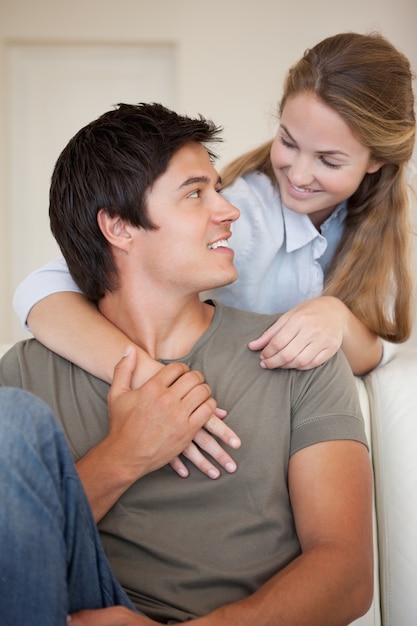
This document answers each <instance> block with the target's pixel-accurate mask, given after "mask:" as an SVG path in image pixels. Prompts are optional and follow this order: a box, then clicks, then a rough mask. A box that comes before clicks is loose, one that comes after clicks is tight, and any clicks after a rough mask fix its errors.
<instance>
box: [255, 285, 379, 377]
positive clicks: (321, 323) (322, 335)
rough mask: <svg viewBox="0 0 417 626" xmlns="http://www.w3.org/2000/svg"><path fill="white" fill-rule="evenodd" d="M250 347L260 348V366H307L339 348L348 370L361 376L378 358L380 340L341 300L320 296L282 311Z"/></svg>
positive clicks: (374, 364)
mask: <svg viewBox="0 0 417 626" xmlns="http://www.w3.org/2000/svg"><path fill="white" fill-rule="evenodd" d="M249 348H250V349H251V350H262V352H261V366H262V367H265V368H267V369H273V368H277V367H282V368H294V369H301V370H306V369H311V368H313V367H317V366H318V365H321V364H322V363H324V362H325V361H327V360H328V359H330V357H331V356H333V354H334V353H335V352H336V351H337V350H338V349H339V348H342V350H343V352H344V353H345V355H346V358H347V360H348V361H349V364H350V366H351V368H352V371H353V373H354V374H355V375H357V376H362V375H364V374H366V373H367V372H369V371H371V370H372V369H374V368H375V367H376V366H377V365H378V364H379V363H380V361H381V358H382V341H381V339H380V338H379V337H378V336H377V335H375V333H373V332H371V331H370V330H369V328H367V326H365V324H363V323H362V322H361V321H360V320H359V319H358V318H357V317H356V316H355V315H354V314H353V313H352V312H351V311H350V309H348V307H347V306H346V305H345V304H343V302H342V301H341V300H339V299H338V298H335V297H333V296H321V297H319V298H313V299H311V300H306V301H305V302H302V303H301V304H299V305H298V306H296V307H295V308H293V309H291V310H290V311H288V312H287V313H284V314H283V315H282V316H281V317H280V318H279V319H278V320H277V321H276V322H275V324H273V325H272V326H271V327H270V328H268V330H266V331H265V333H263V334H262V335H261V337H259V338H258V339H256V340H254V341H251V342H250V344H249Z"/></svg>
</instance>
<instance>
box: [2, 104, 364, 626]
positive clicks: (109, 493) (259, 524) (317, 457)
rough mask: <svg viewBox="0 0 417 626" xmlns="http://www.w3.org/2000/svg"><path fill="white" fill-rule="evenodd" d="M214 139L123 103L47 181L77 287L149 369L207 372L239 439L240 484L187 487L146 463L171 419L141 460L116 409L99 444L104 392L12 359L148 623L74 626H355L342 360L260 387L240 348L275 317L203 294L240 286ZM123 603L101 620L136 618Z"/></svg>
mask: <svg viewBox="0 0 417 626" xmlns="http://www.w3.org/2000/svg"><path fill="white" fill-rule="evenodd" d="M217 134H218V129H217V128H216V127H214V126H213V125H212V124H211V123H209V122H207V121H205V120H203V119H202V118H200V119H195V120H192V119H189V118H187V117H185V116H178V115H176V114H175V113H173V112H171V111H168V110H166V109H164V108H163V107H161V106H160V105H139V106H133V105H120V106H119V107H118V108H117V109H116V110H114V111H111V112H109V113H107V114H104V115H103V116H101V118H99V119H98V120H96V121H95V122H92V123H91V124H89V125H88V126H87V127H86V128H85V129H82V130H81V131H80V132H79V133H78V134H77V135H76V136H75V137H74V138H73V139H72V140H71V141H70V143H69V144H68V146H67V147H66V148H65V149H64V151H63V153H62V154H61V156H60V158H59V159H58V162H57V165H56V167H55V171H54V175H53V178H52V183H51V195H50V217H51V227H52V231H53V233H54V235H55V237H56V239H57V241H58V243H59V245H60V246H61V249H62V251H63V254H64V256H65V258H66V261H67V263H68V266H69V268H70V271H71V273H72V275H73V277H74V278H75V280H76V281H77V282H78V284H79V286H80V287H81V289H82V290H83V291H84V293H86V294H87V295H89V296H90V298H91V299H93V300H98V306H99V308H100V310H101V311H102V313H103V314H104V315H105V316H106V317H107V318H108V319H109V320H110V321H112V322H113V323H115V324H116V325H117V326H118V327H119V328H120V329H121V330H122V331H123V332H125V333H126V334H127V335H128V336H129V337H130V338H131V340H132V342H134V343H136V344H138V345H139V346H141V347H142V348H143V349H145V350H146V352H147V353H148V354H149V355H150V356H151V357H153V358H156V359H160V360H162V361H163V362H164V363H169V366H170V367H172V365H174V364H177V365H178V363H177V362H181V361H184V362H185V363H186V364H187V365H188V366H189V367H190V368H192V369H193V370H194V369H196V370H201V371H202V372H203V373H204V377H205V379H206V380H207V383H208V384H209V385H210V388H211V390H212V392H213V395H214V397H215V398H216V400H217V402H218V403H219V406H221V407H223V408H225V409H226V410H227V411H228V417H227V422H228V424H229V426H230V427H231V428H233V429H234V430H235V431H236V432H237V433H238V435H239V436H240V437H241V439H242V442H243V445H242V448H241V449H239V450H238V451H237V453H236V455H237V461H238V464H239V469H238V471H237V472H236V473H234V474H229V475H225V476H223V477H222V479H221V481H215V482H213V481H207V480H206V479H205V478H204V476H202V475H201V474H199V473H198V472H196V471H195V470H194V469H193V468H190V476H189V477H188V479H187V480H186V481H179V480H178V478H177V477H176V476H175V475H174V474H173V473H172V472H171V471H170V470H169V469H167V468H166V467H164V466H163V462H162V457H163V455H162V454H161V453H160V454H159V459H158V462H156V463H155V465H154V466H153V465H152V459H153V457H154V454H155V453H154V449H153V446H154V445H156V443H158V445H159V446H160V447H163V445H162V444H161V443H160V442H161V441H162V442H164V440H165V439H168V441H165V443H167V444H168V443H169V440H170V439H171V437H172V435H171V434H170V433H168V437H167V434H166V423H161V424H160V425H159V430H158V424H157V425H156V427H155V430H156V431H157V432H158V435H157V436H156V435H155V432H154V433H153V436H152V437H150V438H147V439H146V445H145V443H144V442H143V441H142V438H141V434H142V433H141V428H140V427H138V426H137V425H136V423H135V420H134V419H130V420H128V421H127V422H126V423H124V420H123V419H119V418H118V417H117V416H116V415H115V414H113V411H112V410H111V411H110V414H109V428H108V422H107V418H106V417H105V399H106V392H107V389H108V386H107V385H105V384H104V383H101V382H100V381H97V379H94V377H92V376H90V375H88V374H87V373H86V372H84V371H83V370H80V369H78V368H76V367H74V366H72V365H71V364H70V363H68V362H66V361H64V360H63V359H60V358H58V357H56V355H54V354H52V353H50V352H49V351H48V350H47V349H46V348H44V347H43V346H41V345H40V344H38V343H37V342H35V341H31V342H26V343H24V344H23V345H20V346H19V345H18V346H17V347H15V349H14V350H13V351H11V352H9V354H8V355H7V356H6V357H4V359H3V362H2V365H1V368H0V382H1V383H2V384H3V385H14V386H24V387H25V388H27V389H29V390H30V391H33V392H35V393H37V394H38V395H40V396H41V397H42V398H43V399H45V400H46V401H47V403H48V404H49V405H50V406H51V407H52V408H53V410H54V412H55V413H56V415H57V417H58V419H59V421H60V422H61V423H62V425H63V428H64V431H65V434H66V436H67V439H68V441H69V445H70V448H71V451H72V454H73V457H74V459H75V460H76V461H77V470H78V474H79V476H80V477H81V480H82V483H83V486H84V489H85V491H86V494H87V497H88V500H89V504H90V506H91V508H92V511H93V514H94V517H95V519H96V520H97V521H99V530H100V536H101V539H102V542H103V544H104V548H105V550H106V553H107V555H108V557H109V560H110V563H111V565H112V568H113V570H114V572H115V574H116V576H117V579H118V580H119V581H120V583H121V585H122V586H123V588H124V589H125V590H126V591H127V593H128V595H129V598H130V600H131V601H132V602H133V603H134V605H135V606H136V608H137V609H139V610H140V611H141V612H143V613H144V614H145V615H147V616H148V617H146V618H145V617H143V616H141V615H138V614H136V613H134V612H131V611H130V609H125V608H118V607H116V608H110V609H104V610H103V611H92V612H87V613H83V614H80V615H78V616H74V617H73V621H74V623H75V624H76V625H78V624H93V625H94V624H97V625H99V624H109V625H113V626H114V625H118V624H132V625H134V624H135V625H138V626H139V625H141V624H153V623H176V622H182V621H187V620H191V622H194V623H195V624H199V625H200V626H204V625H206V624H207V625H212V626H214V625H216V626H223V625H224V626H226V625H227V626H230V624H234V625H235V624H242V625H246V624H248V625H249V624H250V625H251V626H253V624H256V625H257V626H263V625H269V624H308V625H309V626H312V625H314V624H320V626H322V625H323V624H348V623H350V622H351V621H352V620H353V619H355V618H356V617H358V616H359V615H360V614H362V613H363V612H364V611H365V610H366V609H367V607H368V606H369V603H370V600H371V596H372V569H373V568H372V524H371V491H372V488H371V473H370V464H369V458H368V453H367V449H366V445H365V444H366V440H365V435H364V431H363V424H362V421H361V416H360V409H359V406H358V400H357V397H356V394H355V387H354V381H353V377H352V374H351V372H350V368H349V366H348V365H347V363H346V361H345V359H344V357H343V355H342V354H341V353H338V354H337V355H335V357H333V358H332V359H330V361H328V363H326V364H325V365H323V366H321V367H319V368H317V369H315V370H308V371H296V370H267V371H262V370H260V369H259V360H258V357H257V355H256V354H254V353H253V352H252V351H250V350H248V349H247V343H248V341H249V340H250V339H252V338H255V337H257V336H259V334H260V333H261V332H262V330H264V329H266V328H268V327H269V326H270V325H271V323H272V322H273V321H274V319H275V317H276V316H268V315H258V314H252V313H248V312H243V311H238V310H236V309H232V308H228V307H223V306H220V305H217V304H216V303H212V302H201V301H200V298H199V292H201V291H205V290H208V289H212V288H214V287H218V286H221V285H224V284H227V283H229V282H232V281H233V280H235V279H236V269H235V267H234V264H233V251H232V249H231V248H229V245H228V243H229V238H230V235H231V229H230V227H231V224H232V223H233V222H234V221H235V220H236V219H237V218H238V211H237V209H235V208H234V207H233V206H231V205H230V204H229V203H228V202H227V201H226V200H225V199H224V198H223V197H222V195H221V194H220V193H219V192H220V191H221V185H220V180H219V177H218V174H217V172H216V170H215V169H214V167H213V164H212V158H213V154H212V153H211V151H210V150H209V149H208V148H207V145H208V144H209V143H210V142H213V141H214V140H215V139H216V137H217ZM127 358H128V359H129V358H130V356H128V357H127ZM124 367H126V365H125V366H124ZM128 367H129V366H128ZM187 374H192V372H187ZM151 382H152V379H151ZM198 382H199V384H201V382H202V381H201V379H200V380H199V381H198ZM126 388H127V389H128V384H127V386H126ZM171 432H172V430H171ZM181 443H184V439H183V440H182V442H181ZM170 445H171V444H170ZM181 449H182V448H181V446H178V445H177V446H176V450H177V451H178V450H181ZM168 458H169V457H168ZM144 468H145V469H144ZM158 468H160V469H158ZM153 470H155V471H153ZM144 471H146V472H147V473H146V475H144ZM109 595H110V598H111V594H109ZM121 595H122V594H118V596H117V597H116V598H111V599H110V600H109V601H108V604H112V603H113V604H115V603H118V602H121V603H122V604H125V606H127V607H129V606H130V603H129V601H128V600H127V599H126V602H125V601H124V600H123V598H122V600H120V596H121ZM104 605H105V604H104V603H103V604H101V606H104ZM99 606H100V605H97V604H96V605H94V606H93V607H91V606H90V607H89V606H86V608H99ZM78 608H79V605H78V606H77V607H76V609H78ZM76 609H74V607H73V606H71V604H69V606H68V610H69V611H73V610H76Z"/></svg>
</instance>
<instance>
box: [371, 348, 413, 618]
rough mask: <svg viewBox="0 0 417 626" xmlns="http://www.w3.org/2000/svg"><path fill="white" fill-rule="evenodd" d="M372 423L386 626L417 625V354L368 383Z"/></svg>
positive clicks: (404, 352) (402, 354)
mask: <svg viewBox="0 0 417 626" xmlns="http://www.w3.org/2000/svg"><path fill="white" fill-rule="evenodd" d="M364 384H365V387H366V389H367V391H368V397H369V406H370V418H371V445H372V459H373V465H374V478H375V498H376V517H377V532H378V552H379V569H380V576H379V586H380V596H381V611H382V623H383V624H387V625H391V624H392V625H393V626H397V625H399V624H401V626H415V624H416V619H417V591H416V580H417V453H416V451H417V348H416V347H415V346H411V347H410V346H404V347H402V348H401V349H400V350H398V352H397V353H396V355H395V356H394V358H393V359H392V360H391V361H390V362H389V363H387V364H386V365H384V366H383V367H381V368H379V369H376V370H374V371H373V372H372V373H371V374H369V375H368V376H366V377H365V379H364Z"/></svg>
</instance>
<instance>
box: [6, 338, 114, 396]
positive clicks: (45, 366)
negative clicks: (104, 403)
mask: <svg viewBox="0 0 417 626" xmlns="http://www.w3.org/2000/svg"><path fill="white" fill-rule="evenodd" d="M70 377H71V379H72V380H78V381H80V380H83V379H84V380H86V381H87V380H88V381H89V383H90V382H91V381H92V382H93V384H96V385H97V386H98V387H100V386H101V385H103V386H107V384H106V383H104V382H103V381H99V380H98V379H95V377H94V376H92V374H89V373H88V372H86V371H84V370H82V369H81V368H79V367H78V366H76V365H74V364H73V363H71V362H70V361H68V360H67V359H64V358H63V357H61V356H59V355H58V354H56V353H55V352H52V350H49V348H47V347H45V346H44V345H43V344H41V343H40V342H39V341H37V340H36V339H32V338H31V339H25V340H23V341H19V342H17V343H16V344H14V345H13V346H12V347H11V348H10V350H8V351H7V352H6V353H5V354H4V355H3V357H2V358H1V359H0V385H1V386H3V387H4V386H9V387H21V388H24V389H29V390H30V391H33V392H34V393H36V392H37V391H39V389H41V388H42V387H43V386H44V387H48V388H50V387H51V386H52V385H57V383H58V382H61V381H62V384H63V385H65V384H66V382H65V381H66V380H68V379H69V378H70Z"/></svg>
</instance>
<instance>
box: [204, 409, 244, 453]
mask: <svg viewBox="0 0 417 626" xmlns="http://www.w3.org/2000/svg"><path fill="white" fill-rule="evenodd" d="M204 428H205V429H206V430H207V431H208V432H209V433H211V434H212V435H215V436H216V437H218V439H220V440H221V441H223V443H226V444H227V445H229V446H230V447H231V448H234V449H237V448H240V446H241V443H242V442H241V440H240V439H239V437H238V436H237V435H236V433H235V432H234V431H233V430H232V429H231V428H230V426H228V425H227V424H226V423H225V422H223V420H221V419H219V418H218V417H217V416H216V415H213V416H212V417H211V418H210V419H209V420H208V422H207V423H206V425H205V426H204Z"/></svg>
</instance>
